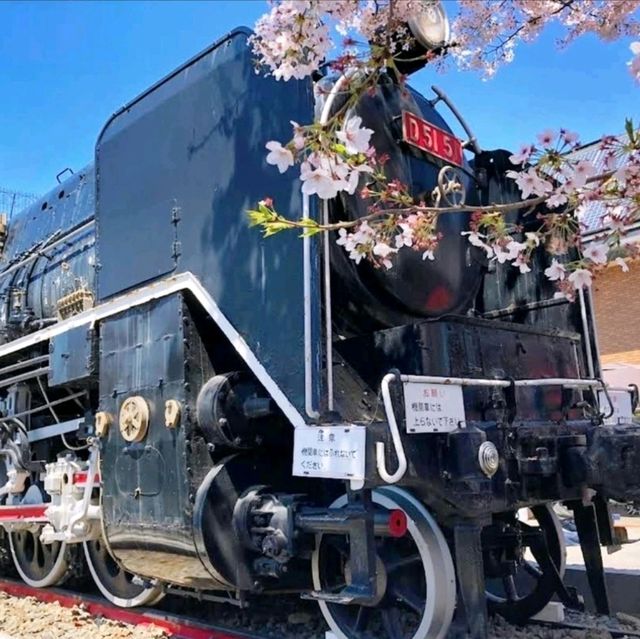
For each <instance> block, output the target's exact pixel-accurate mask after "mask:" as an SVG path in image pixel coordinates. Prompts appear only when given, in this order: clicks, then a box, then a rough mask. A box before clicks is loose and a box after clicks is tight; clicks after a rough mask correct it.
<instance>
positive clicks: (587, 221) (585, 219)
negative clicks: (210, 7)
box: [569, 136, 624, 234]
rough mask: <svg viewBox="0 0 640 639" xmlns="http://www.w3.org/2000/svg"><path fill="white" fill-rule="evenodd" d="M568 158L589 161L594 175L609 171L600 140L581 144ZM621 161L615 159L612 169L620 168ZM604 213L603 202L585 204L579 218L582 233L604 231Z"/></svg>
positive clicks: (621, 159) (619, 158)
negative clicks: (594, 171) (592, 166)
mask: <svg viewBox="0 0 640 639" xmlns="http://www.w3.org/2000/svg"><path fill="white" fill-rule="evenodd" d="M620 137H622V136H620ZM569 157H570V158H572V159H575V160H589V162H591V163H592V164H593V165H594V167H595V169H596V174H600V173H605V172H606V171H607V170H611V167H609V168H607V166H606V164H605V152H604V151H602V150H601V149H600V140H595V141H594V142H589V143H588V144H583V145H582V146H580V147H578V148H577V149H575V150H574V151H572V152H571V153H569ZM623 160H624V158H623V157H618V158H616V160H615V167H614V168H618V167H619V166H622V163H623ZM606 212H607V211H606V208H605V206H604V203H603V202H589V203H587V204H585V211H584V213H583V214H582V215H581V216H580V223H581V224H582V227H583V231H582V232H583V233H584V234H589V233H594V232H596V231H601V230H604V229H605V228H606V226H607V224H606V222H605V219H604V218H605V215H606Z"/></svg>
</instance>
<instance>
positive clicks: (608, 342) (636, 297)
mask: <svg viewBox="0 0 640 639" xmlns="http://www.w3.org/2000/svg"><path fill="white" fill-rule="evenodd" d="M593 300H594V305H595V311H596V323H597V327H598V338H599V342H600V355H601V358H602V361H603V363H613V362H615V363H619V364H640V264H638V263H637V262H636V263H634V264H632V265H631V267H630V269H629V272H628V273H623V272H622V270H621V269H620V268H618V267H617V266H611V267H608V268H605V269H604V270H603V271H601V272H600V273H599V274H598V277H597V278H596V279H595V281H594V285H593Z"/></svg>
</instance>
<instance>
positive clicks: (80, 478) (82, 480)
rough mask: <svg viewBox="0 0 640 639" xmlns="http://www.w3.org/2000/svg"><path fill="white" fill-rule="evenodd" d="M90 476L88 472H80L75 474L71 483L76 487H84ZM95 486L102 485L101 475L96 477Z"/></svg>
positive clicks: (94, 479)
mask: <svg viewBox="0 0 640 639" xmlns="http://www.w3.org/2000/svg"><path fill="white" fill-rule="evenodd" d="M88 476H89V473H88V472H87V471H86V470H80V471H78V472H77V473H73V477H72V478H71V482H72V483H73V485H74V486H76V485H77V486H82V485H83V484H86V483H87V477H88ZM93 484H94V486H99V485H100V474H99V473H96V474H95V475H94V478H93Z"/></svg>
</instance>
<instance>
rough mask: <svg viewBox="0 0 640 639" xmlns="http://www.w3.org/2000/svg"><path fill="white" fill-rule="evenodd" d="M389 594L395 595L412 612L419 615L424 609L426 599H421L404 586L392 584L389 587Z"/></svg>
mask: <svg viewBox="0 0 640 639" xmlns="http://www.w3.org/2000/svg"><path fill="white" fill-rule="evenodd" d="M390 592H391V596H393V597H395V598H396V599H397V600H398V601H401V602H402V603H403V604H405V605H406V606H408V607H409V608H411V610H413V611H414V612H416V613H417V614H419V615H421V614H422V613H423V611H424V608H425V605H426V603H427V602H426V601H425V600H424V599H421V598H420V597H419V596H418V595H417V594H416V593H415V592H411V591H410V590H407V589H405V588H400V587H399V586H394V587H393V588H391V591H390Z"/></svg>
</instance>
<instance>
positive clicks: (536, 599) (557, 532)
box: [486, 504, 567, 624]
mask: <svg viewBox="0 0 640 639" xmlns="http://www.w3.org/2000/svg"><path fill="white" fill-rule="evenodd" d="M531 511H532V512H533V515H534V516H535V518H536V520H537V522H538V525H537V526H531V525H529V524H527V523H525V522H522V521H517V522H516V526H518V528H519V529H520V531H521V532H522V533H525V532H541V533H542V534H543V535H544V536H545V539H546V542H547V551H548V553H549V558H550V559H551V561H552V562H553V564H554V565H555V567H556V569H557V571H558V573H559V575H560V577H563V576H564V571H565V561H566V553H567V549H566V546H565V541H564V534H563V532H562V526H561V524H560V520H559V519H558V516H557V515H556V514H555V512H554V511H553V508H552V507H551V506H550V505H549V504H544V505H542V506H536V507H534V508H532V509H531ZM522 551H523V552H521V553H520V559H519V561H518V566H517V568H516V571H515V574H514V573H512V574H505V575H504V576H502V577H499V578H495V579H487V580H486V587H487V604H488V608H489V612H490V613H493V614H499V615H500V616H501V617H504V619H506V620H507V621H509V622H511V623H516V624H521V623H524V622H525V621H527V620H528V619H530V618H531V617H533V616H534V615H536V614H537V613H539V612H540V611H541V610H542V609H543V608H544V607H545V606H546V605H547V604H548V603H549V601H551V598H552V597H553V595H554V594H555V586H554V581H553V579H552V577H551V575H550V574H549V573H548V572H544V571H543V570H542V568H541V562H540V557H539V556H536V555H535V553H534V557H535V559H536V562H537V563H536V562H533V561H530V560H528V559H527V558H526V557H525V556H524V549H522Z"/></svg>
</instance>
